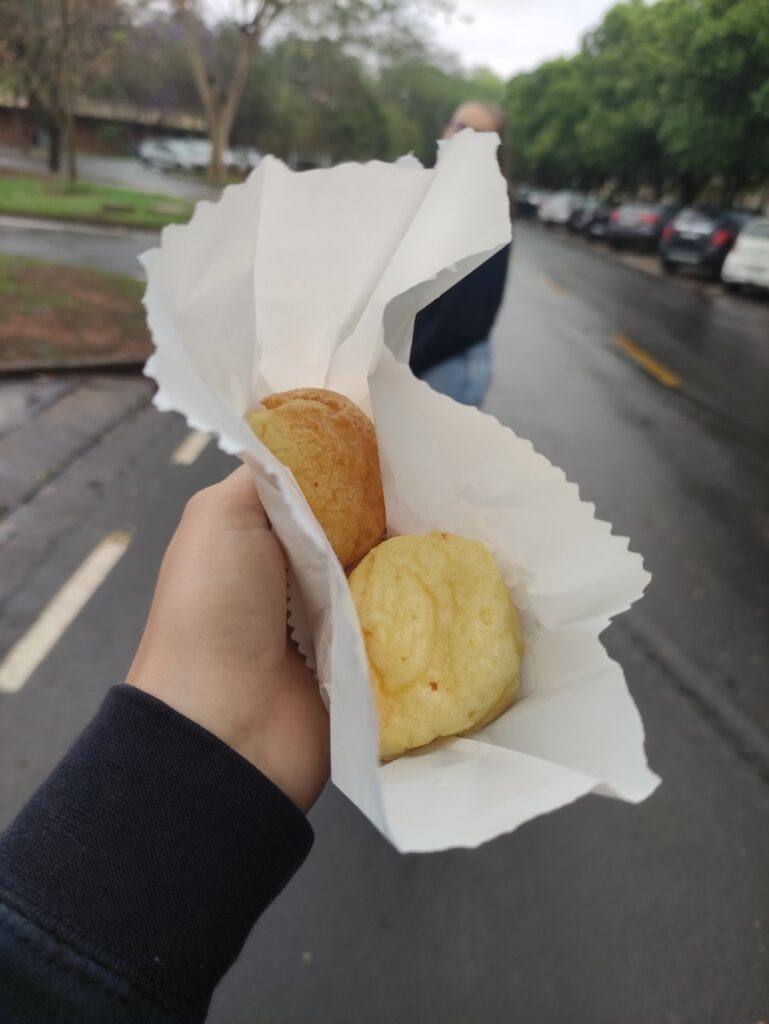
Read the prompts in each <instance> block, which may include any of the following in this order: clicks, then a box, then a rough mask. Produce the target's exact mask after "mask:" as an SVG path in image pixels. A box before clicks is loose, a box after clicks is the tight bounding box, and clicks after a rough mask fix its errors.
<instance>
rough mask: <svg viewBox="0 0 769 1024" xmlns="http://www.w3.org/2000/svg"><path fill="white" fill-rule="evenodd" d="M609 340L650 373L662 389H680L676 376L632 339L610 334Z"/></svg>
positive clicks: (679, 380) (679, 382)
mask: <svg viewBox="0 0 769 1024" xmlns="http://www.w3.org/2000/svg"><path fill="white" fill-rule="evenodd" d="M611 340H612V341H613V342H614V344H615V345H618V346H619V348H621V349H622V350H623V352H627V354H628V355H629V356H630V358H631V359H632V360H633V361H634V362H636V363H638V365H639V366H641V367H643V369H644V370H646V372H647V373H650V374H651V375H652V377H654V379H655V380H656V381H659V383H660V384H662V386H663V387H666V388H680V387H681V378H680V377H679V376H678V374H677V373H673V371H672V370H669V369H668V367H667V366H665V364H664V363H661V362H660V361H659V359H655V358H654V356H653V355H652V354H651V353H650V352H647V351H646V349H645V348H643V346H642V345H639V344H638V342H637V341H633V340H632V338H626V337H625V335H624V334H612V336H611Z"/></svg>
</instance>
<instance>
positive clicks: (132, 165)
mask: <svg viewBox="0 0 769 1024" xmlns="http://www.w3.org/2000/svg"><path fill="white" fill-rule="evenodd" d="M0 166H1V167H5V168H7V169H8V170H10V171H18V172H19V173H20V174H24V173H26V172H32V173H34V174H41V173H42V174H47V173H48V165H47V155H46V153H44V152H43V151H42V150H35V151H33V152H30V153H28V154H26V155H25V154H23V153H22V152H21V150H18V149H15V148H13V147H11V146H0ZM77 173H78V177H79V179H80V180H81V181H92V182H96V184H99V185H114V187H115V188H127V189H132V190H135V191H137V192H154V193H156V194H158V195H162V196H174V197H175V198H177V199H215V198H216V197H217V196H218V195H219V193H220V192H221V189H220V188H219V187H218V186H216V185H209V184H208V182H206V181H203V180H202V179H200V178H194V177H186V176H184V175H176V174H166V173H164V172H163V171H158V170H155V169H154V168H152V167H145V165H144V164H143V163H142V162H141V160H139V159H138V157H133V156H97V155H96V154H94V153H78V154H77Z"/></svg>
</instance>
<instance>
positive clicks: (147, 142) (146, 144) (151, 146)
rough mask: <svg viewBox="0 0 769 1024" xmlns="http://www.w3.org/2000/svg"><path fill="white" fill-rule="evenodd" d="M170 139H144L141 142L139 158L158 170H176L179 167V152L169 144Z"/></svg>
mask: <svg viewBox="0 0 769 1024" xmlns="http://www.w3.org/2000/svg"><path fill="white" fill-rule="evenodd" d="M169 141H171V140H169V139H144V141H143V142H141V143H140V144H139V159H140V160H141V162H142V163H143V164H146V165H147V166H148V167H154V168H155V170H157V171H175V170H178V168H179V157H178V154H176V153H174V151H173V150H172V149H171V147H170V146H169Z"/></svg>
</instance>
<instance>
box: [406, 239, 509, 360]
mask: <svg viewBox="0 0 769 1024" xmlns="http://www.w3.org/2000/svg"><path fill="white" fill-rule="evenodd" d="M509 260H510V246H509V245H506V246H505V247H504V248H503V249H500V250H499V252H497V253H494V255H493V256H491V257H489V259H487V260H486V262H485V263H482V264H481V265H480V266H479V267H476V269H475V270H473V271H471V273H469V274H468V275H467V276H466V277H463V278H462V279H461V280H460V281H457V283H456V284H455V285H453V286H452V287H451V288H449V290H448V291H446V292H444V293H443V295H439V296H438V298H437V299H435V300H434V301H433V302H431V303H430V305H429V306H425V308H424V309H422V310H420V311H419V313H418V314H417V318H416V322H415V324H414V336H413V339H412V342H411V356H410V359H409V363H410V365H411V369H412V370H413V371H414V373H415V374H417V376H419V375H420V374H421V373H424V371H425V370H429V369H430V367H431V366H435V365H436V364H437V363H442V362H443V361H444V360H445V359H450V358H451V357H452V356H456V355H459V353H460V352H465V351H466V350H467V349H468V348H472V346H473V345H477V344H478V343H479V342H481V341H485V340H486V339H487V338H488V336H489V334H490V333H491V329H492V327H493V326H494V321H495V320H496V317H497V313H498V312H499V307H500V306H501V304H502V298H503V295H504V292H505V281H506V279H507V267H508V263H509Z"/></svg>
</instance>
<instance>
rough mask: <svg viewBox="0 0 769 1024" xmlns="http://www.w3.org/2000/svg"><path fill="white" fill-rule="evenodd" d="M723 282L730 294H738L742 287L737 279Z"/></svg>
mask: <svg viewBox="0 0 769 1024" xmlns="http://www.w3.org/2000/svg"><path fill="white" fill-rule="evenodd" d="M722 284H723V286H724V288H726V290H727V291H728V292H729V294H730V295H737V294H738V293H739V291H740V289H741V288H742V285H740V284H738V283H737V282H736V281H723V282H722Z"/></svg>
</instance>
